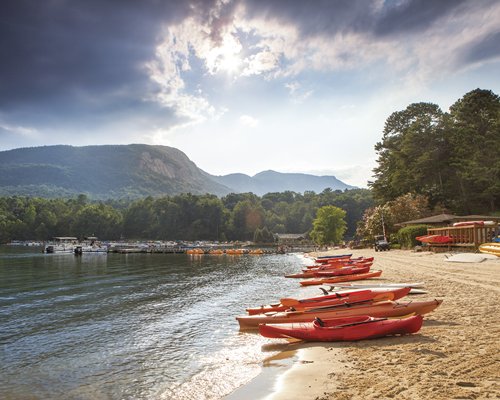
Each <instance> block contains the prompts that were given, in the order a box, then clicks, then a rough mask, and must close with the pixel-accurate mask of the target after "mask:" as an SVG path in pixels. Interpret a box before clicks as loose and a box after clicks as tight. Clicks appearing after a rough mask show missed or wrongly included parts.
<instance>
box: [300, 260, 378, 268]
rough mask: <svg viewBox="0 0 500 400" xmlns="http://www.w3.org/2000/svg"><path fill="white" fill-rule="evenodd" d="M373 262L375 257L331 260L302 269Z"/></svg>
mask: <svg viewBox="0 0 500 400" xmlns="http://www.w3.org/2000/svg"><path fill="white" fill-rule="evenodd" d="M367 263H373V257H370V258H364V259H359V260H342V261H337V262H329V263H324V264H314V265H308V266H306V268H304V269H302V271H309V270H315V269H324V268H342V267H351V266H356V265H360V264H367Z"/></svg>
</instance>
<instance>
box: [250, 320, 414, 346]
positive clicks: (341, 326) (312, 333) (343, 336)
mask: <svg viewBox="0 0 500 400" xmlns="http://www.w3.org/2000/svg"><path fill="white" fill-rule="evenodd" d="M422 321H423V317H422V316H421V315H414V316H411V317H408V318H402V319H387V318H374V317H370V316H366V315H361V316H356V317H347V318H334V319H328V320H321V319H319V318H316V319H315V320H314V321H313V322H308V323H307V322H306V323H293V324H281V325H267V324H260V325H259V333H260V334H261V335H262V336H264V337H267V338H286V339H288V338H295V339H301V340H307V341H314V342H338V341H352V340H363V339H374V338H379V337H383V336H388V335H405V334H410V333H415V332H418V331H419V330H420V328H421V327H422Z"/></svg>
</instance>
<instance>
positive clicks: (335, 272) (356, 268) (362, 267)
mask: <svg viewBox="0 0 500 400" xmlns="http://www.w3.org/2000/svg"><path fill="white" fill-rule="evenodd" d="M371 266H372V263H371V262H369V263H364V264H356V265H350V266H345V267H339V268H326V267H323V268H318V269H310V270H306V271H303V272H299V273H298V274H289V275H285V278H314V277H315V276H323V277H325V276H339V275H351V274H359V273H364V272H368V271H369V270H370V267H371Z"/></svg>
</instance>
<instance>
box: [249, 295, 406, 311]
mask: <svg viewBox="0 0 500 400" xmlns="http://www.w3.org/2000/svg"><path fill="white" fill-rule="evenodd" d="M410 290H411V289H410V288H392V289H373V290H372V289H368V290H359V289H354V290H347V291H343V292H337V293H332V294H327V295H323V296H318V297H310V298H306V299H294V298H282V299H280V302H279V303H277V304H269V305H267V306H260V307H253V308H247V309H246V311H247V313H248V315H256V314H265V313H267V312H279V311H286V310H288V309H290V308H293V309H295V310H305V309H307V308H317V307H326V306H333V305H336V304H346V303H351V304H352V303H359V302H361V301H368V300H373V301H386V300H398V299H401V298H402V297H404V296H406V295H407V294H408V293H409V292H410Z"/></svg>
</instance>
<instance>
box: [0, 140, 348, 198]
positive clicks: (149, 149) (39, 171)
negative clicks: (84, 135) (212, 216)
mask: <svg viewBox="0 0 500 400" xmlns="http://www.w3.org/2000/svg"><path fill="white" fill-rule="evenodd" d="M325 188H331V189H333V190H336V189H341V190H344V189H350V188H353V186H349V185H347V184H345V183H343V182H341V181H339V180H338V179H337V178H335V177H334V176H314V175H307V174H284V173H279V172H274V171H265V172H261V173H259V174H257V175H255V176H253V177H250V176H248V175H244V174H230V175H225V176H213V175H210V174H208V173H206V172H205V171H203V170H201V169H199V168H198V167H197V166H196V165H195V164H194V163H193V162H192V161H191V160H190V159H189V158H188V157H187V156H186V155H185V154H184V153H183V152H182V151H180V150H178V149H175V148H172V147H167V146H149V145H143V144H131V145H121V146H120V145H106V146H84V147H73V146H62V145H60V146H44V147H31V148H23V149H15V150H9V151H2V152H0V195H4V196H11V195H26V196H40V197H74V196H76V195H78V194H80V193H85V194H87V195H88V196H89V197H91V198H95V199H111V198H125V197H128V198H138V197H144V196H149V195H151V196H161V195H176V194H180V193H188V192H189V193H193V194H204V193H211V194H215V195H217V196H223V195H226V194H228V193H230V192H237V193H241V192H253V193H255V194H257V195H259V196H260V195H263V194H265V193H268V192H283V191H285V190H291V191H294V192H304V191H306V190H312V191H314V192H316V193H319V192H322V191H323V190H324V189H325Z"/></svg>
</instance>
